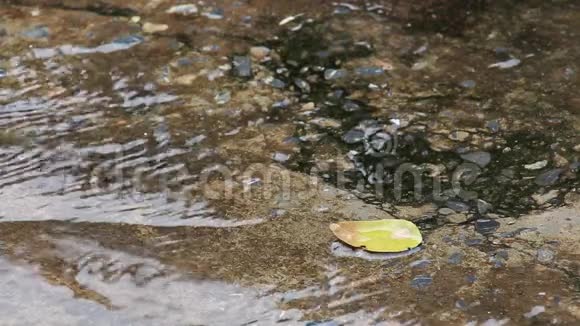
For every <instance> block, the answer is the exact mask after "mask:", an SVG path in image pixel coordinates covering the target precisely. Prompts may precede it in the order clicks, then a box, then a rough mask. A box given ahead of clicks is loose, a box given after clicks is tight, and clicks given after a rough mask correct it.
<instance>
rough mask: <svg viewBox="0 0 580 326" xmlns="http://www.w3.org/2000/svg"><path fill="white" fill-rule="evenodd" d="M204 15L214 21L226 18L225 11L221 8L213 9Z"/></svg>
mask: <svg viewBox="0 0 580 326" xmlns="http://www.w3.org/2000/svg"><path fill="white" fill-rule="evenodd" d="M202 15H203V16H205V17H207V18H209V19H212V20H219V19H223V18H224V11H223V9H220V8H213V9H212V10H211V11H208V12H204V13H203V14H202Z"/></svg>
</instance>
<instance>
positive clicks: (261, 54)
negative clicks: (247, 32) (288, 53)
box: [250, 46, 272, 61]
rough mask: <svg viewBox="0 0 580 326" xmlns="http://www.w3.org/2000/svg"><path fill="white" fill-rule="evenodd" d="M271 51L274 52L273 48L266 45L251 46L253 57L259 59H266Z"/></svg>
mask: <svg viewBox="0 0 580 326" xmlns="http://www.w3.org/2000/svg"><path fill="white" fill-rule="evenodd" d="M270 52H272V50H270V49H269V48H267V47H265V46H253V47H251V48H250V54H251V55H252V58H254V59H256V60H259V61H261V60H264V59H265V58H266V57H267V56H269V55H270Z"/></svg>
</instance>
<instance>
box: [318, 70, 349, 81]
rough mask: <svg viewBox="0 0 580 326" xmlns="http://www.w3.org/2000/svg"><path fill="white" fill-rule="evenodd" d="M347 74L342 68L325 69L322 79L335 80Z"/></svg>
mask: <svg viewBox="0 0 580 326" xmlns="http://www.w3.org/2000/svg"><path fill="white" fill-rule="evenodd" d="M347 75H348V72H347V71H346V70H344V69H326V70H325V71H324V79H326V80H337V79H341V78H344V77H346V76H347Z"/></svg>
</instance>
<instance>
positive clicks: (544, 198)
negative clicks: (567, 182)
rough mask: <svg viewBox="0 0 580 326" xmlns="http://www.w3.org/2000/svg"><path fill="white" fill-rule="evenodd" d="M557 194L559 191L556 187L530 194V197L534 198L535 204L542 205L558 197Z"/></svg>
mask: <svg viewBox="0 0 580 326" xmlns="http://www.w3.org/2000/svg"><path fill="white" fill-rule="evenodd" d="M559 194H560V192H559V191H558V189H552V190H550V191H548V192H547V193H545V194H535V195H532V199H534V201H535V202H536V204H538V205H540V206H541V205H544V204H545V203H547V202H549V201H550V200H552V199H554V198H556V197H558V195H559Z"/></svg>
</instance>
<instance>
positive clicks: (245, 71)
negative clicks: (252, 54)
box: [232, 55, 252, 77]
mask: <svg viewBox="0 0 580 326" xmlns="http://www.w3.org/2000/svg"><path fill="white" fill-rule="evenodd" d="M232 65H233V73H234V75H235V76H237V77H252V60H251V59H250V58H249V57H247V56H239V55H238V56H234V59H233V61H232Z"/></svg>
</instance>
